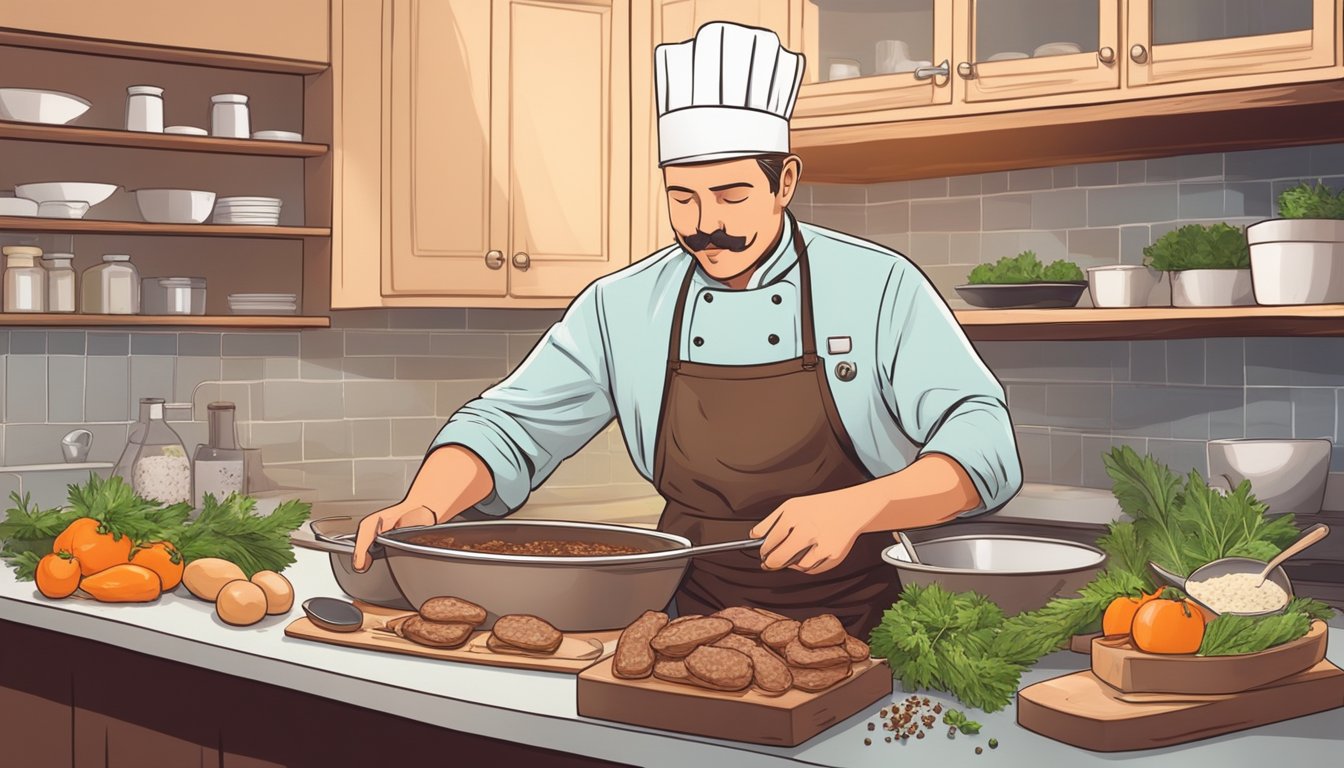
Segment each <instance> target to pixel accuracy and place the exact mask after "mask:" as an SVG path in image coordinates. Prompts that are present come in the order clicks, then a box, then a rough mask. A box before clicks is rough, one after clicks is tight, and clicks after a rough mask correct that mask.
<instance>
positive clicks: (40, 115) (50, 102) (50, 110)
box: [0, 88, 90, 125]
mask: <svg viewBox="0 0 1344 768" xmlns="http://www.w3.org/2000/svg"><path fill="white" fill-rule="evenodd" d="M89 106H90V105H89V102H88V101H85V100H84V99H81V98H80V97H78V96H75V95H74V94H70V93H62V92H60V91H44V90H41V89H38V88H0V119H4V120H18V121H20V122H24V123H44V124H46V125H65V124H67V123H69V122H70V121H72V120H74V119H76V118H78V117H79V116H80V115H83V114H84V113H85V112H88V111H89Z"/></svg>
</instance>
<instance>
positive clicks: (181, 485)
mask: <svg viewBox="0 0 1344 768" xmlns="http://www.w3.org/2000/svg"><path fill="white" fill-rule="evenodd" d="M112 473H113V474H115V475H117V476H118V477H120V478H122V479H123V480H125V481H126V482H128V483H130V484H131V489H132V490H134V491H135V492H136V494H138V495H139V496H141V497H143V498H146V499H150V500H153V501H159V502H162V503H164V504H181V503H184V502H189V501H191V459H189V458H187V448H186V446H184V445H183V444H182V438H181V437H178V435H177V432H176V431H174V430H173V428H172V427H170V426H168V422H167V421H166V420H165V419H164V402H163V398H161V397H142V398H140V417H139V418H138V419H137V420H136V422H135V424H134V425H132V426H131V434H130V439H128V440H127V441H126V448H125V450H123V451H122V452H121V458H120V459H118V460H117V465H116V467H115V468H114V469H113V470H112Z"/></svg>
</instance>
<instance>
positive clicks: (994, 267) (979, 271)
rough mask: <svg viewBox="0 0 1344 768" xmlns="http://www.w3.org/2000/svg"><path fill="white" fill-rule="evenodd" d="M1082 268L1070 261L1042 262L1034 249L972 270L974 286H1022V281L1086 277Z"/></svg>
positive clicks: (1081, 278)
mask: <svg viewBox="0 0 1344 768" xmlns="http://www.w3.org/2000/svg"><path fill="white" fill-rule="evenodd" d="M1085 279H1086V278H1085V277H1084V276H1083V271H1082V270H1081V269H1079V268H1078V265H1077V264H1074V263H1073V262H1071V261H1064V260H1062V259H1061V260H1059V261H1052V262H1050V263H1049V264H1042V263H1041V262H1040V260H1039V259H1037V258H1036V252H1035V251H1023V252H1021V253H1019V254H1017V255H1016V256H1005V257H1003V258H1002V259H999V260H998V261H996V262H994V263H993V264H980V265H978V266H976V267H975V268H974V269H972V270H971V274H970V277H969V278H967V282H969V283H970V284H971V285H1019V284H1022V283H1068V282H1078V281H1081V280H1085Z"/></svg>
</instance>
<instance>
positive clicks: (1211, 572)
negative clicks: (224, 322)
mask: <svg viewBox="0 0 1344 768" xmlns="http://www.w3.org/2000/svg"><path fill="white" fill-rule="evenodd" d="M1329 533H1330V528H1329V527H1328V526H1326V525H1325V524H1323V523H1317V524H1316V525H1313V526H1312V527H1310V528H1308V529H1307V530H1305V531H1303V532H1302V535H1301V536H1299V537H1298V538H1297V540H1296V541H1294V542H1293V543H1292V544H1290V545H1289V546H1288V547H1287V548H1286V549H1284V550H1283V551H1282V552H1280V553H1279V554H1278V556H1277V557H1275V558H1274V559H1273V560H1271V561H1270V562H1268V563H1265V562H1264V561H1262V560H1253V559H1251V558H1249V557H1222V558H1219V559H1217V560H1214V561H1213V562H1211V563H1208V564H1207V565H1204V566H1201V567H1199V568H1197V569H1195V570H1194V571H1193V572H1191V574H1190V576H1189V577H1187V578H1181V577H1180V576H1178V575H1176V574H1174V573H1172V572H1171V571H1168V570H1167V569H1165V568H1163V567H1161V566H1160V565H1158V564H1157V563H1153V562H1150V563H1148V567H1149V568H1151V569H1152V570H1153V572H1154V573H1156V574H1157V576H1158V578H1159V579H1161V580H1162V581H1164V582H1166V583H1167V584H1170V585H1171V586H1173V587H1176V588H1178V589H1180V590H1181V591H1182V592H1184V593H1185V594H1186V596H1187V597H1189V598H1190V600H1191V602H1193V603H1195V604H1196V605H1199V606H1202V607H1204V608H1206V609H1208V610H1209V611H1210V612H1212V613H1215V614H1217V613H1228V614H1231V615H1235V616H1269V615H1271V614H1275V613H1278V612H1279V611H1282V610H1283V608H1284V606H1286V605H1287V603H1286V602H1285V603H1284V605H1280V606H1279V607H1277V608H1274V609H1272V610H1268V611H1246V612H1242V611H1216V610H1214V609H1213V608H1212V607H1211V606H1209V605H1208V604H1206V603H1203V602H1201V601H1200V600H1199V598H1197V597H1195V596H1194V595H1191V594H1190V590H1189V589H1188V588H1187V587H1186V584H1188V583H1189V582H1192V581H1206V580H1208V579H1211V578H1216V577H1218V576H1227V575H1229V574H1233V573H1249V574H1255V575H1257V576H1259V577H1261V581H1260V582H1259V583H1261V584H1263V583H1264V581H1265V580H1268V581H1272V582H1274V583H1275V584H1277V585H1279V587H1280V588H1281V589H1282V590H1283V591H1284V594H1286V595H1287V596H1288V600H1292V599H1293V584H1292V582H1291V581H1289V580H1288V574H1286V573H1284V570H1283V568H1282V566H1281V565H1280V564H1281V563H1282V562H1283V561H1284V560H1287V559H1288V558H1290V557H1292V556H1293V555H1296V554H1298V553H1299V552H1301V551H1302V550H1304V549H1306V548H1307V547H1309V546H1311V545H1312V544H1315V543H1316V542H1318V541H1320V540H1321V539H1323V538H1325V537H1326V536H1327V535H1329Z"/></svg>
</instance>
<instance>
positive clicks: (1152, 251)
mask: <svg viewBox="0 0 1344 768" xmlns="http://www.w3.org/2000/svg"><path fill="white" fill-rule="evenodd" d="M1143 262H1144V264H1146V265H1148V266H1150V267H1152V268H1153V269H1157V270H1161V271H1163V272H1179V271H1181V270H1186V269H1250V268H1251V249H1250V246H1249V245H1247V244H1246V233H1245V232H1243V231H1242V230H1241V229H1240V228H1239V227H1234V226H1232V225H1230V224H1224V223H1221V222H1220V223H1218V224H1210V225H1208V226H1205V225H1203V224H1187V225H1185V226H1184V227H1180V228H1179V229H1173V230H1172V231H1170V232H1168V233H1166V234H1165V235H1162V236H1161V237H1159V238H1158V239H1157V242H1155V243H1153V244H1152V245H1150V246H1147V247H1145V248H1144V249H1143Z"/></svg>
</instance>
